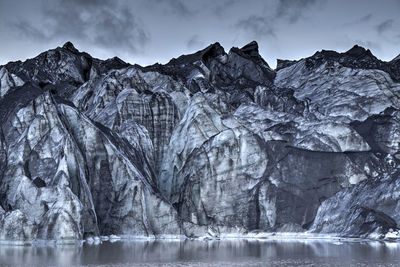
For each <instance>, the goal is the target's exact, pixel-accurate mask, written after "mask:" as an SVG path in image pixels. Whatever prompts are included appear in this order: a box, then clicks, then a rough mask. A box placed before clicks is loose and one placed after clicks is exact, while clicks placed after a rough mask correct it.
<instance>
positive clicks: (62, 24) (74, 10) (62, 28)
mask: <svg viewBox="0 0 400 267" xmlns="http://www.w3.org/2000/svg"><path fill="white" fill-rule="evenodd" d="M118 3H121V2H118ZM43 13H44V14H46V17H45V19H44V21H43V23H44V26H43V25H36V26H30V25H29V22H27V21H22V22H17V23H15V25H14V27H15V28H16V29H17V30H18V31H19V32H20V33H22V34H24V35H25V36H26V37H28V38H30V39H32V40H38V39H40V38H47V39H48V40H58V39H63V40H65V39H71V40H74V41H83V42H86V43H89V44H92V45H94V46H97V47H101V48H107V49H110V50H117V49H124V50H126V51H127V52H130V53H138V52H139V51H141V49H142V48H143V46H144V44H145V43H147V42H148V41H149V36H148V34H147V33H146V31H145V30H144V29H143V27H141V25H140V24H139V22H138V20H137V19H136V17H135V16H134V14H133V13H132V12H131V11H130V9H129V8H128V7H126V6H123V5H112V4H111V2H110V1H105V0H86V1H78V0H72V1H66V0H63V1H52V2H48V5H47V6H45V8H44V9H43ZM44 29H46V30H47V31H46V32H45V31H44Z"/></svg>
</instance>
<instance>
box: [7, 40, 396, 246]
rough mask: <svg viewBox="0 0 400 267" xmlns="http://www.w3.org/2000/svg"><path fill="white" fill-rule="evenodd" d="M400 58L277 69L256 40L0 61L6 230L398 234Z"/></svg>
mask: <svg viewBox="0 0 400 267" xmlns="http://www.w3.org/2000/svg"><path fill="white" fill-rule="evenodd" d="M399 73H400V64H399V60H398V59H397V58H396V59H394V60H392V61H390V62H383V61H380V60H378V59H377V58H376V57H374V56H373V55H372V53H371V52H370V51H369V50H365V49H364V48H361V47H358V46H355V47H353V48H352V49H350V50H349V51H347V52H345V53H337V52H333V51H324V50H323V51H321V52H317V53H316V54H314V55H313V56H311V57H309V58H305V59H301V60H297V61H284V60H280V61H278V67H277V69H276V70H273V69H271V68H270V67H269V66H268V64H267V63H266V62H265V61H264V60H263V59H262V57H261V56H260V55H259V53H258V44H257V43H256V42H251V43H249V44H248V45H246V46H244V47H242V48H235V47H234V48H232V49H230V50H229V51H228V52H225V50H224V48H223V47H222V46H221V45H220V44H219V43H215V44H212V45H210V46H209V47H207V48H205V49H203V50H201V51H198V52H197V53H194V54H191V55H183V56H181V57H179V58H177V59H172V60H171V61H170V62H169V63H167V64H165V65H160V64H155V65H152V66H148V67H141V66H138V65H130V64H127V63H125V62H123V61H122V60H121V59H119V58H113V59H109V60H105V61H102V60H99V59H96V58H92V57H91V56H90V55H89V54H87V53H83V52H79V51H78V50H77V49H76V48H75V47H74V46H73V45H72V44H71V43H66V44H65V45H64V46H63V47H58V48H56V49H54V50H50V51H47V52H44V53H42V54H40V55H39V56H37V57H36V58H33V59H29V60H27V61H25V62H20V61H18V62H11V63H8V64H7V65H4V66H0V123H1V131H0V179H1V180H0V240H3V241H4V240H7V241H32V240H58V241H67V242H68V241H71V240H72V241H73V240H81V239H84V238H87V239H88V240H92V241H93V240H98V239H97V238H96V237H98V236H103V237H104V236H114V237H115V236H124V237H132V236H136V237H138V236H140V237H160V238H162V237H164V238H166V237H174V236H175V237H177V236H185V237H200V236H203V237H204V236H209V237H224V236H244V237H252V236H260V233H263V232H269V233H272V232H290V233H301V235H303V236H304V235H307V234H310V235H331V236H342V237H361V238H374V239H376V238H377V239H382V238H391V239H396V238H397V237H398V225H399V223H400V217H399V214H400V205H399V203H400V202H399V198H400V193H399V192H400V190H399V186H398V184H399V179H398V175H399V160H400V154H399V151H400V147H399V146H400V113H399V107H400V106H399V103H400V102H399V97H400V83H399V82H398V81H399V77H400V76H399ZM301 235H300V236H301Z"/></svg>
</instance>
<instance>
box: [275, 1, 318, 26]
mask: <svg viewBox="0 0 400 267" xmlns="http://www.w3.org/2000/svg"><path fill="white" fill-rule="evenodd" d="M315 4H317V0H279V1H278V7H277V9H276V14H275V17H276V18H285V19H287V20H288V22H289V23H295V22H297V21H298V20H299V19H300V18H301V16H302V14H303V12H304V10H307V9H308V8H310V7H312V6H314V5H315Z"/></svg>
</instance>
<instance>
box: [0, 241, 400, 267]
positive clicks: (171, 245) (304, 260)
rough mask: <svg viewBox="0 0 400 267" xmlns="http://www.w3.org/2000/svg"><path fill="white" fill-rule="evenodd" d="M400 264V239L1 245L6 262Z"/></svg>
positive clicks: (1, 260) (0, 252) (1, 259)
mask: <svg viewBox="0 0 400 267" xmlns="http://www.w3.org/2000/svg"><path fill="white" fill-rule="evenodd" d="M25 265H27V266H110V265H111V266H153V265H155V266H400V243H388V242H349V241H340V242H339V241H326V240H297V241H296V240H284V241H277V240H261V241H260V240H219V241H199V240H185V241H165V240H160V241H159V240H153V241H118V242H114V243H111V242H103V243H102V244H100V245H88V244H83V245H62V246H9V245H0V266H25Z"/></svg>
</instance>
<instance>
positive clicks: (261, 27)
mask: <svg viewBox="0 0 400 267" xmlns="http://www.w3.org/2000/svg"><path fill="white" fill-rule="evenodd" d="M236 27H238V28H240V29H243V30H245V31H250V32H252V33H253V34H254V37H255V38H259V37H275V36H276V35H275V29H274V27H273V23H272V22H271V21H270V20H269V19H268V18H266V17H264V16H257V15H252V16H249V17H248V18H246V19H242V20H239V21H238V22H237V23H236Z"/></svg>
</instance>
